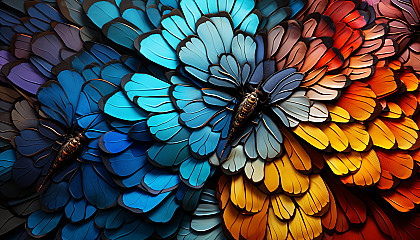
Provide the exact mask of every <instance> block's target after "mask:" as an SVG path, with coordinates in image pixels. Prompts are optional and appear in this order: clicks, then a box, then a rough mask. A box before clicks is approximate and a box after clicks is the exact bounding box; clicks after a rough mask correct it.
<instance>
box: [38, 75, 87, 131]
mask: <svg viewBox="0 0 420 240" xmlns="http://www.w3.org/2000/svg"><path fill="white" fill-rule="evenodd" d="M57 78H58V81H48V82H47V83H45V84H44V85H43V86H42V87H40V89H39V91H38V94H37V96H38V100H39V101H40V102H41V103H42V106H41V109H42V110H43V111H44V112H45V113H46V114H48V115H49V116H50V117H51V118H53V119H55V120H57V121H59V122H61V123H62V124H63V125H64V126H66V127H71V126H73V124H74V123H75V121H76V116H75V113H76V108H77V106H78V102H79V97H80V92H81V90H82V86H83V83H84V82H85V81H84V79H83V77H82V76H81V75H80V74H79V73H78V72H76V71H71V70H64V71H62V72H60V73H59V75H58V76H57Z"/></svg>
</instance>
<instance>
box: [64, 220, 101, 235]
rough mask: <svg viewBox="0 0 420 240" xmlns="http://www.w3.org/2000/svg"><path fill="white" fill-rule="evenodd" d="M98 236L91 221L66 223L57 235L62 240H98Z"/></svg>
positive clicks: (98, 231) (98, 232)
mask: <svg viewBox="0 0 420 240" xmlns="http://www.w3.org/2000/svg"><path fill="white" fill-rule="evenodd" d="M99 235H100V230H99V229H98V228H97V227H96V226H95V224H94V220H93V219H91V220H89V221H85V222H82V223H79V224H73V223H68V224H66V225H65V226H64V227H63V228H62V229H61V231H60V232H59V233H58V236H59V237H61V239H63V240H71V239H81V240H95V239H99Z"/></svg>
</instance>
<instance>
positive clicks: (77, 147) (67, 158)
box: [38, 133, 86, 191]
mask: <svg viewBox="0 0 420 240" xmlns="http://www.w3.org/2000/svg"><path fill="white" fill-rule="evenodd" d="M85 141H86V138H85V136H84V134H83V133H78V134H77V135H76V136H75V137H70V138H68V139H67V141H66V142H65V143H64V144H63V146H62V147H61V148H60V150H59V151H58V153H57V156H56V157H55V159H54V161H53V163H52V166H51V167H50V170H49V171H48V173H47V175H46V176H45V179H44V181H43V183H42V184H41V186H40V187H39V189H38V191H40V190H41V189H42V187H43V185H44V183H45V182H46V181H47V180H48V179H49V178H51V176H52V175H54V174H55V173H56V172H57V171H58V170H60V169H63V168H64V167H66V166H67V165H69V164H70V163H71V162H72V161H73V160H74V158H75V157H76V155H77V154H78V153H79V152H80V151H81V149H82V148H83V146H84V143H85Z"/></svg>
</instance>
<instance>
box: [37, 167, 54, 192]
mask: <svg viewBox="0 0 420 240" xmlns="http://www.w3.org/2000/svg"><path fill="white" fill-rule="evenodd" d="M52 164H54V163H52ZM51 174H52V168H50V170H49V171H48V173H47V175H46V176H45V178H44V180H43V181H42V183H41V185H40V186H39V188H38V191H37V192H40V191H41V189H42V188H43V187H44V185H45V183H46V182H47V180H48V179H49V178H50V175H51Z"/></svg>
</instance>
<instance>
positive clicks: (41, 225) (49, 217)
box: [26, 210, 63, 238]
mask: <svg viewBox="0 0 420 240" xmlns="http://www.w3.org/2000/svg"><path fill="white" fill-rule="evenodd" d="M62 216H63V213H45V212H44V211H42V210H39V211H36V212H35V213H33V214H31V215H30V216H29V218H28V222H27V225H26V227H27V230H28V232H29V234H31V235H32V236H34V237H37V238H40V237H43V236H45V235H47V234H48V233H49V232H50V231H52V230H53V229H54V228H55V227H56V226H57V224H58V222H59V221H60V220H61V217H62Z"/></svg>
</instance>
